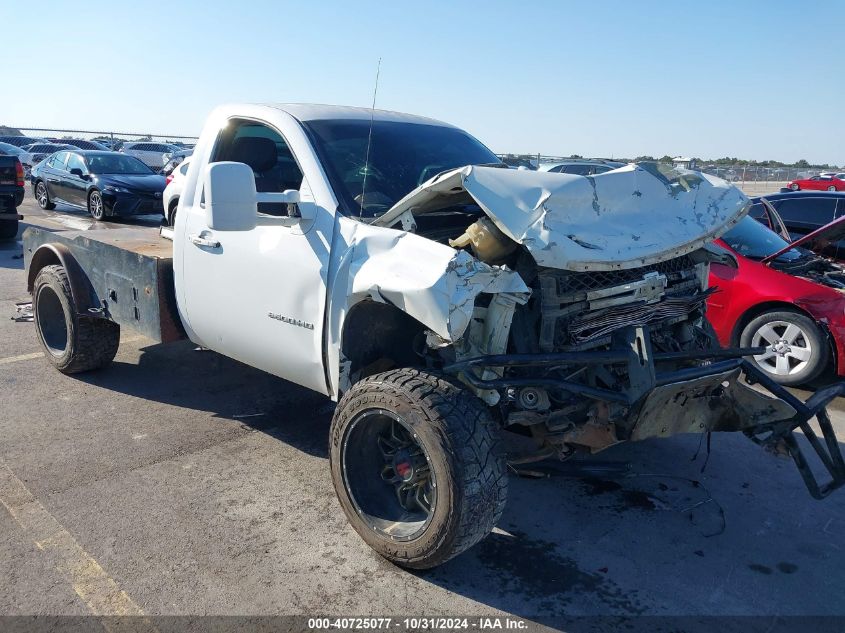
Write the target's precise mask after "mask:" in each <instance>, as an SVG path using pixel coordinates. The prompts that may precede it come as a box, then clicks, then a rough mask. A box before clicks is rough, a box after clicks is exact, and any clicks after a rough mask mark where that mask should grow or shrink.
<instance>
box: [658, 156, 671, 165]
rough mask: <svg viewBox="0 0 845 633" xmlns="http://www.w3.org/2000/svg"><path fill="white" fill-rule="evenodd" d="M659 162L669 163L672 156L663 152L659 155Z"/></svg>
mask: <svg viewBox="0 0 845 633" xmlns="http://www.w3.org/2000/svg"><path fill="white" fill-rule="evenodd" d="M660 162H661V163H671V162H672V157H671V156H669V154H664V155H663V156H661V157H660Z"/></svg>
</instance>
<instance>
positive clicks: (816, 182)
mask: <svg viewBox="0 0 845 633" xmlns="http://www.w3.org/2000/svg"><path fill="white" fill-rule="evenodd" d="M787 187H788V188H789V189H791V190H792V191H801V190H807V189H809V190H812V191H845V180H842V179H840V178H837V177H835V176H832V175H831V176H821V175H819V176H812V177H810V178H801V179H798V180H793V181H791V182H790V183H789V184H788V185H787Z"/></svg>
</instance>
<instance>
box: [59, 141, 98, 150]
mask: <svg viewBox="0 0 845 633" xmlns="http://www.w3.org/2000/svg"><path fill="white" fill-rule="evenodd" d="M58 142H59V143H64V144H65V145H70V146H71V147H78V148H79V149H98V150H101V151H108V150H109V149H110V148H109V147H107V146H106V145H104V144H103V143H100V142H98V141H89V140H86V139H84V138H63V139H59V141H58Z"/></svg>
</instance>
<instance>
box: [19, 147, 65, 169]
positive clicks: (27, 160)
mask: <svg viewBox="0 0 845 633" xmlns="http://www.w3.org/2000/svg"><path fill="white" fill-rule="evenodd" d="M21 149H22V150H23V153H22V154H20V155H19V156H18V160H20V161H21V164H22V165H23V169H24V173H26V175H27V177H28V176H29V171H30V169H32V168H33V167H34V166H35V165H37V164H38V163H40V162H41V161H42V160H44V159H45V158H47V157H48V156H49V155H50V154H53V153H55V152H58V151H59V150H63V149H76V148H75V147H74V146H73V145H65V144H63V143H33V144H31V145H25V146H24V147H22V148H21Z"/></svg>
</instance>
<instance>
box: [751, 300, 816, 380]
mask: <svg viewBox="0 0 845 633" xmlns="http://www.w3.org/2000/svg"><path fill="white" fill-rule="evenodd" d="M739 342H740V346H741V347H765V348H766V351H765V352H764V353H763V354H759V355H757V356H754V357H753V358H752V359H753V361H754V362H755V363H757V366H758V367H759V368H760V369H762V370H763V371H765V372H766V373H768V374H769V375H770V376H771V377H772V378H773V379H774V380H775V381H776V382H778V383H780V384H782V385H790V386H792V385H800V384H803V383H806V382H809V381H811V380H813V379H814V378H816V377H817V376H818V375H819V374H820V373H821V372H822V371H824V368H825V366H826V365H827V360H828V356H829V351H828V348H827V341H825V337H824V334H823V332H822V331H821V329H820V328H819V326H818V325H816V323H815V322H814V321H813V320H812V319H811V318H809V317H808V316H806V315H804V314H801V313H800V312H793V311H791V310H780V311H776V312H766V313H765V314H761V315H760V316H758V317H757V318H756V319H754V320H752V321H751V322H750V323H749V324H748V325H746V326H745V329H743V331H742V334H741V336H740V341H739Z"/></svg>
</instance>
